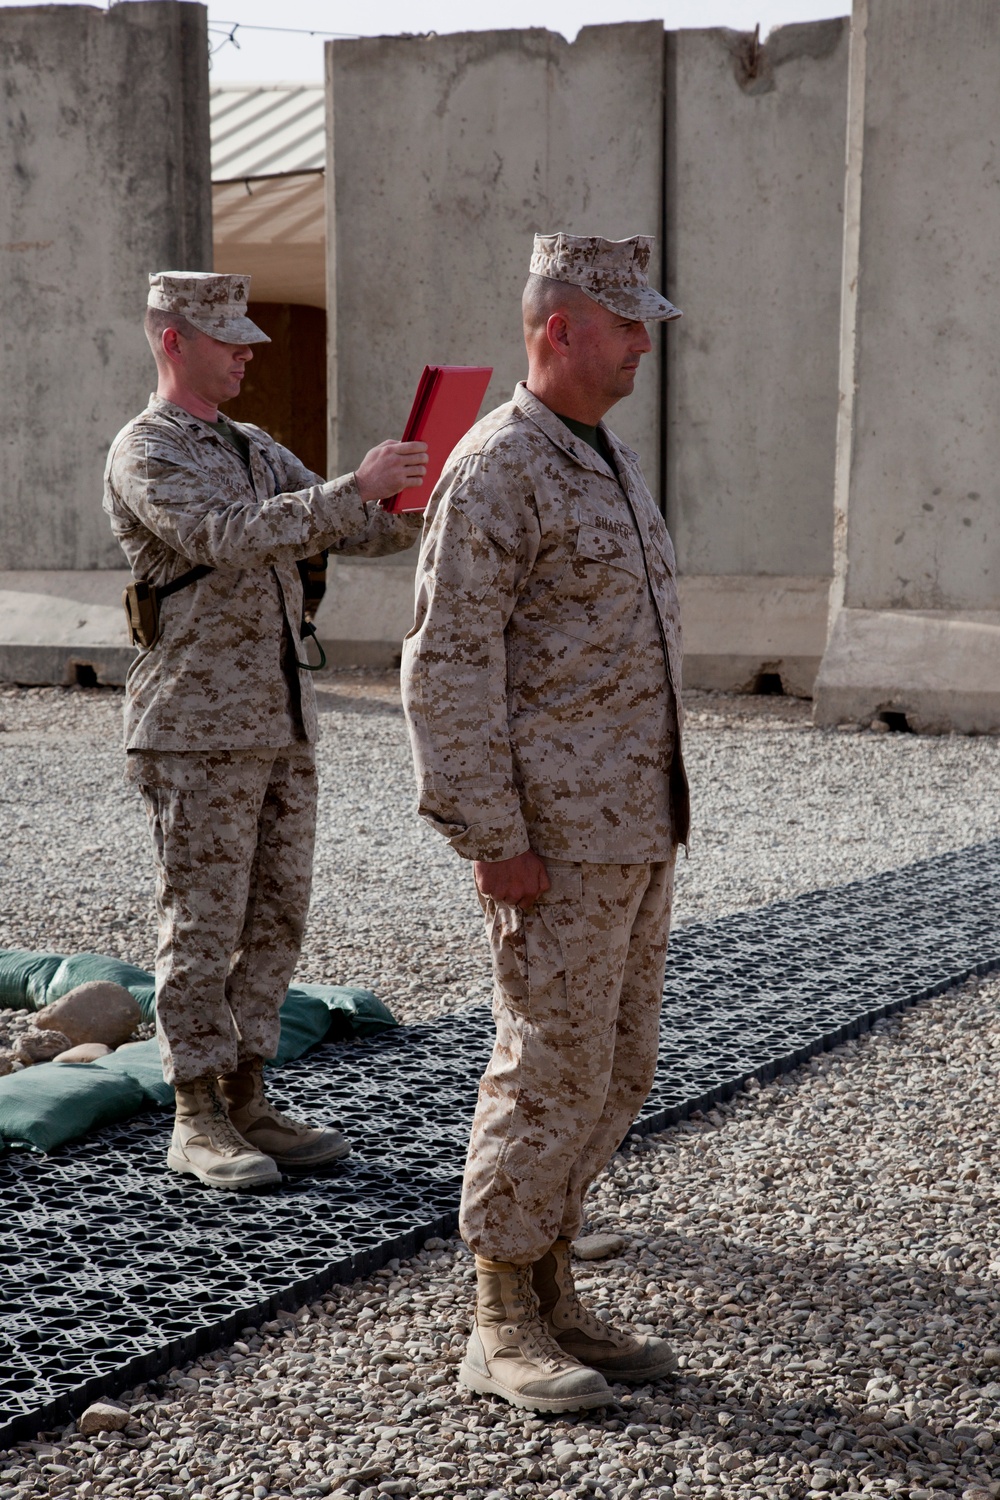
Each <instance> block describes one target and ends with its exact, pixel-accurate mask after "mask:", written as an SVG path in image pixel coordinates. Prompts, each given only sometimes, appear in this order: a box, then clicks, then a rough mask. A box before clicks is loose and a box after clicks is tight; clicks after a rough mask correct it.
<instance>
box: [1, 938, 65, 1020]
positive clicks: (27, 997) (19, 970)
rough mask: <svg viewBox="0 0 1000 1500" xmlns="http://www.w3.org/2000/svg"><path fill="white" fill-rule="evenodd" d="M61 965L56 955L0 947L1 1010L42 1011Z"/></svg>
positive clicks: (60, 960)
mask: <svg viewBox="0 0 1000 1500" xmlns="http://www.w3.org/2000/svg"><path fill="white" fill-rule="evenodd" d="M61 963H62V959H61V958H60V957H59V955H58V953H27V952H25V951H24V950H22V949H20V948H11V949H6V948H0V1010H41V1008H42V1006H43V1005H44V1004H45V1003H46V996H47V992H48V987H49V984H50V982H51V980H52V976H53V975H54V974H55V972H56V970H57V969H58V968H59V965H60V964H61Z"/></svg>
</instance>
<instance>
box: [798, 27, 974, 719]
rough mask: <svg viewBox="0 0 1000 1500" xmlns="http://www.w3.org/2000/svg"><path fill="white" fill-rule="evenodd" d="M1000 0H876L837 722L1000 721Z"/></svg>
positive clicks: (868, 42)
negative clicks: (897, 716) (998, 0)
mask: <svg viewBox="0 0 1000 1500" xmlns="http://www.w3.org/2000/svg"><path fill="white" fill-rule="evenodd" d="M998 74H1000V8H998V7H997V5H996V4H995V0H951V3H950V4H948V5H941V4H939V3H936V0H856V4H855V12H854V36H853V41H852V56H851V99H850V123H849V136H850V153H849V161H848V179H847V198H848V217H847V226H846V236H845V253H844V326H843V335H842V351H843V354H842V365H841V390H842V397H841V401H842V417H841V422H840V431H839V440H838V465H837V483H836V504H835V519H836V576H835V581H834V588H833V590H832V600H831V602H832V617H831V630H830V640H829V644H828V647H827V651H826V654H825V656H824V660H823V666H822V669H821V672H820V676H819V680H818V682H817V717H818V719H819V720H820V722H834V721H836V720H839V719H852V720H864V719H867V718H871V717H872V716H873V715H875V714H877V713H880V712H890V713H902V714H905V715H906V716H907V719H908V722H909V723H910V725H911V727H916V728H921V729H933V730H946V729H959V730H990V731H995V730H998V729H1000V541H998V537H1000V487H998V475H1000V429H998V425H997V419H996V412H997V410H998V408H1000V358H998V353H997V351H998V349H1000V297H998V296H997V269H996V265H997V245H998V244H1000V90H998V87H997V77H998Z"/></svg>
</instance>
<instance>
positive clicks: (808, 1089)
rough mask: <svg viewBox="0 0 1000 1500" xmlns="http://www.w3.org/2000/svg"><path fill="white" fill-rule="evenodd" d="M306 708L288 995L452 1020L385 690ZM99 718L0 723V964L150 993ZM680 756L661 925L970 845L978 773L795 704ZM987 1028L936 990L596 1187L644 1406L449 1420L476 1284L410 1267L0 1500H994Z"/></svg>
mask: <svg viewBox="0 0 1000 1500" xmlns="http://www.w3.org/2000/svg"><path fill="white" fill-rule="evenodd" d="M322 699H323V707H324V710H325V711H324V713H323V748H322V753H321V763H322V766H323V776H324V785H323V806H322V821H321V836H320V849H319V856H318V860H317V885H316V894H315V899H314V910H313V916H312V919H311V924H310V932H309V939H308V944H307V949H306V952H305V954H304V956H303V963H302V966H301V969H300V974H301V975H302V977H307V978H314V979H325V980H342V981H345V982H354V983H361V984H368V985H371V986H372V987H374V988H376V989H378V991H379V993H380V994H382V996H383V998H385V999H387V1000H388V1002H389V1003H390V1004H391V1005H392V1006H393V1007H394V1009H395V1010H396V1011H397V1014H399V1015H400V1016H401V1017H402V1018H404V1019H409V1018H411V1017H413V1018H416V1017H422V1016H427V1015H432V1014H434V1013H437V1012H440V1011H442V1010H448V1009H454V1008H455V1007H457V1006H458V1005H460V1004H463V1003H466V1002H468V1001H469V1000H476V999H481V998H484V997H485V995H486V993H487V984H486V979H485V965H486V953H485V947H484V944H483V942H482V940H481V937H480V934H479V923H478V918H477V915H476V906H475V902H474V900H473V899H472V897H471V892H470V888H469V884H468V872H467V870H465V869H464V867H463V866H462V865H461V864H460V862H459V861H457V860H455V859H454V858H453V857H452V856H451V854H450V852H449V851H448V850H447V849H446V848H445V847H443V845H442V846H441V847H439V846H438V844H437V843H436V842H435V841H434V839H433V837H432V835H431V834H430V833H428V832H425V831H424V830H423V829H422V828H421V827H420V825H419V823H418V822H417V820H416V819H415V817H414V816H413V815H412V811H411V807H412V800H413V794H412V783H411V779H410V773H409V768H408V762H407V757H406V749H405V738H404V732H403V725H402V721H401V716H400V711H399V708H398V697H397V694H396V690H395V686H394V684H393V683H392V682H391V680H390V679H388V678H381V679H380V678H374V677H371V676H364V675H359V674H338V675H336V676H331V677H327V678H326V680H325V681H324V683H323V684H322ZM119 709H120V700H119V698H118V695H117V694H114V693H110V692H102V691H89V690H75V691H62V690H53V689H45V690H36V691H23V690H16V689H15V690H10V691H9V692H8V693H6V694H5V695H0V721H2V723H3V725H4V729H3V731H2V732H0V767H2V781H0V788H2V792H0V861H2V866H3V887H2V888H3V891H4V892H5V893H6V894H5V895H4V897H3V901H4V906H3V908H2V910H0V946H8V947H14V946H23V947H38V948H51V949H54V950H57V951H58V950H66V951H70V950H72V949H76V950H80V949H92V950H96V951H100V952H109V953H117V954H120V955H121V956H123V957H127V958H130V959H133V960H134V961H136V962H144V963H146V964H148V963H150V962H151V958H152V944H153V933H152V921H151V908H150V895H149V876H148V871H147V860H146V853H145V842H144V841H145V831H144V828H143V825H142V819H141V814H140V812H139V809H138V805H137V804H136V802H135V801H134V798H133V794H132V793H131V792H130V791H129V790H128V789H126V788H125V787H123V786H121V785H120V783H119V782H118V780H117V775H118V768H119V754H120V752H119V751H118V748H117V740H118V712H119ZM689 726H690V733H689V737H688V758H689V762H690V767H691V774H692V781H693V783H694V787H695V833H694V837H693V841H692V854H691V859H690V860H689V861H686V862H685V861H682V868H681V872H680V878H679V881H678V897H677V915H676V920H677V922H678V923H683V922H686V921H693V920H701V919H705V918H709V917H714V916H717V915H722V914H724V913H727V912H732V911H735V910H739V909H744V908H747V907H752V906H755V905H758V904H762V903H764V902H767V901H771V900H774V899H778V898H781V897H785V896H790V895H793V894H795V893H796V892H798V891H801V890H805V889H810V888H816V887H821V886H827V885H834V884H839V883H842V882H844V881H846V880H850V879H854V878H858V877H861V876H864V875H867V874H871V873H875V872H876V871H879V870H884V869H887V868H893V867H897V866H899V865H901V864H905V863H907V862H909V861H911V860H914V859H918V858H922V857H926V856H930V855H933V854H937V853H941V852H943V851H945V850H947V849H951V848H957V847H961V846H963V845H966V844H970V843H976V842H980V841H982V840H984V839H987V838H992V837H996V836H997V835H998V834H1000V826H998V825H1000V796H998V791H1000V744H998V742H997V741H996V740H992V739H958V738H946V739H928V738H922V737H917V736H909V735H896V734H879V735H877V734H875V733H863V734H847V733H838V732H836V731H819V730H816V729H813V728H812V727H811V725H810V723H809V718H808V705H802V704H799V703H796V702H794V701H791V700H783V699H759V700H753V699H742V700H735V699H727V698H723V697H720V696H715V695H696V696H692V698H691V699H690V719H689ZM418 882H419V884H418ZM418 889H419V890H420V891H421V903H420V906H419V908H418V907H417V906H416V903H415V902H414V899H413V894H412V893H413V892H414V891H415V890H418ZM428 892H429V895H428ZM998 1000H1000V982H998V981H996V980H991V981H988V982H983V983H981V984H978V985H969V986H966V987H965V988H963V989H962V990H961V991H959V992H956V993H953V994H952V995H949V996H945V997H943V998H940V999H938V1000H936V1001H934V1002H930V1003H928V1004H925V1005H923V1006H920V1007H918V1008H917V1009H916V1010H914V1011H912V1012H910V1013H909V1014H908V1015H907V1016H905V1017H904V1018H901V1019H897V1020H895V1021H893V1022H891V1023H883V1024H880V1025H879V1027H877V1028H876V1031H875V1033H873V1034H872V1035H871V1036H869V1037H867V1038H865V1039H863V1040H862V1041H860V1042H857V1043H852V1044H850V1045H848V1046H846V1047H842V1048H839V1049H838V1050H837V1051H835V1052H833V1053H830V1054H827V1055H826V1056H824V1057H822V1058H819V1059H817V1060H815V1061H814V1062H813V1063H811V1064H810V1065H808V1066H807V1067H805V1068H803V1069H800V1070H798V1071H797V1072H796V1073H795V1074H792V1075H789V1076H787V1077H784V1078H782V1079H780V1080H778V1081H777V1082H776V1083H774V1084H772V1085H770V1086H768V1087H766V1088H759V1087H758V1086H756V1085H754V1086H752V1087H751V1088H750V1089H748V1090H747V1091H746V1092H745V1093H744V1094H742V1095H741V1096H740V1097H739V1098H738V1099H737V1100H734V1101H733V1102H732V1103H731V1104H729V1105H727V1106H725V1107H722V1108H720V1109H719V1110H718V1111H713V1112H712V1113H711V1114H710V1115H709V1116H708V1117H707V1118H704V1119H695V1120H693V1121H691V1122H689V1123H688V1124H686V1125H684V1126H681V1127H678V1128H675V1129H673V1130H670V1131H668V1132H665V1133H663V1134H662V1135H660V1136H657V1137H652V1138H650V1139H648V1140H647V1141H646V1142H644V1143H641V1145H639V1146H637V1147H635V1148H633V1149H632V1150H631V1151H630V1152H628V1153H626V1154H623V1155H622V1156H620V1157H618V1158H616V1159H615V1162H614V1163H613V1164H612V1167H611V1170H610V1171H609V1173H608V1174H607V1175H606V1176H605V1178H604V1179H602V1181H601V1182H600V1184H599V1185H598V1187H597V1189H596V1190H595V1192H594V1194H593V1196H592V1200H591V1212H590V1217H591V1224H590V1226H589V1227H591V1228H592V1229H602V1230H613V1231H615V1232H617V1233H620V1234H622V1235H623V1236H624V1238H625V1241H626V1247H625V1249H624V1251H623V1253H622V1254H620V1255H619V1256H617V1257H616V1258H614V1259H612V1260H609V1261H606V1262H603V1263H594V1264H588V1265H587V1266H586V1267H585V1268H581V1273H580V1280H581V1281H582V1282H583V1283H584V1284H585V1285H587V1295H588V1297H590V1298H591V1299H593V1300H594V1301H595V1302H596V1303H597V1305H598V1306H600V1307H602V1308H603V1309H604V1310H605V1311H607V1312H612V1311H613V1312H614V1314H615V1315H616V1316H621V1317H625V1318H629V1319H632V1320H633V1321H635V1322H637V1323H638V1324H639V1326H643V1327H648V1328H650V1329H655V1330H656V1331H660V1332H665V1333H667V1334H668V1336H670V1337H671V1338H672V1339H673V1340H674V1342H675V1344H676V1347H677V1349H678V1352H679V1354H680V1358H681V1373H680V1377H679V1379H678V1380H677V1381H676V1382H675V1383H671V1384H669V1385H663V1386H660V1387H656V1388H652V1389H649V1388H646V1389H642V1390H637V1391H632V1392H628V1391H626V1390H625V1389H623V1388H619V1390H618V1392H617V1394H618V1397H619V1403H620V1404H619V1406H618V1407H617V1408H613V1409H612V1410H611V1411H609V1412H608V1413H607V1414H605V1415H604V1416H603V1417H602V1416H601V1414H596V1415H595V1414H594V1413H590V1414H585V1415H584V1416H583V1417H582V1418H581V1419H580V1420H576V1419H563V1418H553V1419H545V1420H542V1419H537V1420H536V1419H535V1418H532V1417H530V1416H529V1417H525V1415H524V1414H516V1413H514V1412H512V1411H511V1409H509V1408H507V1407H504V1406H502V1405H501V1404H500V1403H495V1402H492V1401H489V1400H484V1399H482V1398H478V1397H477V1398H472V1397H469V1396H467V1395H464V1394H463V1393H461V1392H460V1391H458V1390H457V1388H456V1386H455V1380H454V1367H455V1361H456V1359H457V1358H458V1356H459V1355H460V1353H461V1350H462V1348H463V1346H464V1342H465V1338H466V1336H467V1332H468V1326H469V1323H468V1319H469V1315H470V1309H471V1293H472V1279H473V1273H472V1265H471V1261H470V1258H469V1256H468V1254H467V1253H466V1251H465V1250H464V1249H463V1247H462V1246H461V1245H460V1244H458V1242H457V1241H449V1242H447V1243H442V1242H432V1243H431V1245H430V1246H429V1247H428V1248H427V1249H426V1250H425V1251H424V1252H422V1253H421V1254H420V1255H418V1256H416V1257H415V1258H414V1259H413V1260H411V1261H407V1262H404V1263H402V1264H398V1263H393V1264H392V1265H391V1266H390V1267H388V1268H387V1269H386V1270H385V1271H383V1272H380V1273H379V1274H378V1275H376V1276H374V1277H371V1278H369V1279H367V1280H362V1281H358V1282H355V1283H354V1284H353V1285H351V1286H349V1287H343V1288H339V1289H337V1291H336V1293H335V1294H333V1295H331V1296H330V1297H328V1298H327V1299H325V1300H324V1301H323V1302H322V1303H317V1304H314V1305H312V1306H311V1307H309V1308H307V1309H304V1310H303V1311H302V1312H301V1313H300V1314H299V1316H298V1318H295V1319H293V1318H290V1317H289V1318H284V1317H283V1318H282V1319H280V1320H279V1321H278V1322H276V1323H274V1324H268V1325H266V1326H265V1328H264V1329H263V1330H261V1331H260V1332H257V1331H254V1330H249V1329H248V1330H245V1332H244V1337H243V1339H242V1340H241V1341H240V1342H239V1343H237V1344H235V1345H234V1346H233V1347H232V1348H231V1349H228V1350H222V1351H218V1352H217V1354H216V1355H215V1356H213V1357H212V1358H205V1359H202V1360H201V1361H200V1362H199V1363H198V1364H197V1365H196V1366H194V1367H188V1368H186V1369H185V1370H183V1371H180V1370H179V1371H174V1372H171V1376H170V1377H169V1378H168V1379H167V1380H165V1381H164V1382H162V1383H158V1384H154V1385H151V1386H149V1387H145V1388H142V1387H140V1388H139V1389H138V1390H136V1391H135V1392H131V1393H128V1394H127V1400H128V1403H129V1404H130V1407H131V1413H132V1415H131V1421H130V1424H129V1426H128V1427H127V1428H126V1430H125V1431H124V1432H123V1433H118V1434H113V1435H106V1436H102V1437H99V1438H96V1439H83V1438H80V1437H79V1435H78V1434H77V1433H76V1432H75V1431H74V1429H72V1428H70V1429H67V1430H66V1431H65V1432H64V1433H60V1434H51V1435H48V1437H49V1440H48V1441H47V1442H42V1443H38V1444H27V1445H23V1446H22V1447H20V1448H18V1449H15V1450H11V1451H10V1452H9V1453H7V1454H5V1455H0V1496H2V1497H3V1500H8V1497H13V1496H18V1497H20V1496H28V1495H50V1494H52V1495H55V1494H66V1495H72V1496H74V1497H76V1496H79V1497H80V1500H91V1497H95V1500H96V1497H99V1496H104V1495H109V1496H111V1495H118V1496H122V1497H126V1496H130V1495H136V1496H142V1497H143V1500H155V1497H157V1496H159V1497H161V1500H172V1497H174V1496H183V1497H185V1500H195V1497H199V1496H200V1497H204V1500H218V1497H225V1500H266V1497H285V1496H295V1497H297V1496H302V1497H306V1496H320V1495H327V1494H332V1495H336V1496H338V1497H339V1496H341V1495H343V1494H349V1495H352V1496H355V1497H357V1496H363V1497H364V1500H379V1497H381V1496H382V1495H392V1494H398V1495H411V1496H416V1497H424V1496H427V1497H431V1496H441V1497H446V1500H450V1497H452V1496H462V1497H468V1500H513V1497H514V1496H517V1497H526V1500H534V1497H545V1500H577V1497H579V1500H583V1497H585V1496H588V1495H594V1496H596V1497H597V1500H601V1497H602V1496H603V1497H606V1500H625V1497H629V1500H675V1497H682V1496H688V1495H693V1496H698V1497H702V1496H704V1497H706V1500H707V1497H721V1500H728V1497H730V1496H731V1497H740V1500H765V1497H771V1496H774V1497H782V1500H801V1497H806V1496H813V1495H816V1496H819V1495H829V1494H838V1493H864V1494H873V1495H885V1496H889V1495H896V1496H901V1497H904V1500H907V1497H908V1500H933V1497H934V1496H937V1495H958V1496H965V1497H966V1500H985V1497H986V1496H988V1495H991V1496H997V1495H1000V1480H998V1479H996V1478H995V1477H994V1475H995V1474H996V1473H997V1472H998V1471H997V1460H996V1451H997V1450H996V1446H995V1445H996V1444H998V1443H1000V1430H998V1419H997V1414H998V1410H1000V1402H998V1398H1000V1285H998V1282H1000V1258H998V1255H997V1251H996V1249H995V1238H996V1236H995V1225H996V1222H997V1210H998V1207H1000V1205H998V1201H997V1200H998V1189H997V1182H996V1175H995V1165H994V1164H995V1160H996V1157H997V1150H996V1140H995V1118H996V1106H995V1098H996V1083H995V1072H996V1057H997V1055H998V1051H1000V1007H998V1004H997V1002H998ZM991 1226H992V1227H991ZM643 1318H648V1319H649V1320H650V1321H649V1322H648V1323H643V1322H642V1321H641V1320H642V1319H643ZM109 1394H115V1393H113V1392H110V1393H109Z"/></svg>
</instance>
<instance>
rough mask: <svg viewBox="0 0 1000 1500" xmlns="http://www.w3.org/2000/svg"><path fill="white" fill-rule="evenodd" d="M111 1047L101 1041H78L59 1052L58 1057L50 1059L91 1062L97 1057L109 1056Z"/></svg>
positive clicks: (62, 1061)
mask: <svg viewBox="0 0 1000 1500" xmlns="http://www.w3.org/2000/svg"><path fill="white" fill-rule="evenodd" d="M112 1051H113V1048H111V1047H106V1046H105V1045H104V1043H103V1042H80V1043H79V1045H78V1046H76V1047H70V1049H69V1051H68V1052H60V1053H59V1056H58V1057H54V1058H53V1059H52V1061H53V1062H57V1063H92V1062H96V1061H97V1059H98V1058H99V1057H110V1056H111V1053H112Z"/></svg>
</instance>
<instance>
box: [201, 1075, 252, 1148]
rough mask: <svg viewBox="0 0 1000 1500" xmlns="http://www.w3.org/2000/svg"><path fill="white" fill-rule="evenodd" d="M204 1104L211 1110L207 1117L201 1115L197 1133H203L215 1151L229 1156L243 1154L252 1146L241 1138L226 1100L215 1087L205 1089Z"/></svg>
mask: <svg viewBox="0 0 1000 1500" xmlns="http://www.w3.org/2000/svg"><path fill="white" fill-rule="evenodd" d="M206 1093H207V1097H206V1100H205V1102H206V1104H207V1105H208V1107H209V1109H210V1110H211V1115H210V1116H209V1118H208V1119H205V1118H204V1117H202V1119H201V1120H199V1122H198V1123H199V1127H200V1130H199V1134H202V1135H204V1136H205V1137H206V1138H207V1140H208V1141H209V1143H210V1144H211V1146H212V1147H213V1148H214V1149H215V1150H216V1151H223V1152H225V1153H226V1154H227V1155H231V1156H245V1155H246V1153H247V1152H248V1151H252V1150H253V1147H252V1146H251V1145H249V1143H248V1142H247V1141H245V1140H244V1139H243V1137H242V1136H241V1135H240V1133H239V1131H238V1130H237V1129H236V1126H235V1125H234V1124H233V1122H232V1120H231V1119H230V1118H229V1111H228V1109H227V1107H226V1101H225V1099H224V1098H223V1097H222V1095H221V1093H220V1092H219V1091H218V1090H217V1089H211V1088H210V1089H208V1090H207V1091H206Z"/></svg>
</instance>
